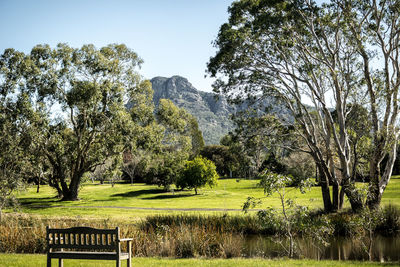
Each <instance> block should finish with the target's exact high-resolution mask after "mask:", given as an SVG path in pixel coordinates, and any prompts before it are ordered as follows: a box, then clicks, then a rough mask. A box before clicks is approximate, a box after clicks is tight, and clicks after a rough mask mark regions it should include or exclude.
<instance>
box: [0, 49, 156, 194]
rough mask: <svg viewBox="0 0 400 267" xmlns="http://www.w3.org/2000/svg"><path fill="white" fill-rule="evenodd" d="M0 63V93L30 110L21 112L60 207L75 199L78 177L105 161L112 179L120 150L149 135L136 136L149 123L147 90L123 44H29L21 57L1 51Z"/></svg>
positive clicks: (134, 58)
mask: <svg viewBox="0 0 400 267" xmlns="http://www.w3.org/2000/svg"><path fill="white" fill-rule="evenodd" d="M1 62H2V63H1V65H2V66H3V68H2V73H3V75H4V77H5V79H3V80H2V82H1V87H2V88H3V89H4V90H3V92H5V94H6V96H10V98H11V96H12V94H15V96H17V97H16V98H17V99H23V97H25V98H26V103H29V104H30V105H31V108H29V105H27V106H26V108H25V109H24V113H25V114H26V115H25V116H26V117H27V118H28V121H29V123H30V125H35V126H37V131H36V133H35V135H32V137H34V138H35V142H34V144H35V147H36V150H37V151H39V152H40V153H36V154H35V155H39V154H41V155H44V157H43V161H44V162H46V163H45V165H46V166H48V168H49V171H48V175H47V176H48V177H47V179H48V182H49V184H50V185H51V186H53V187H54V188H55V189H56V190H57V192H58V195H59V197H62V198H63V199H64V200H77V199H78V190H79V186H80V184H81V181H82V177H83V175H84V174H85V173H87V172H90V171H94V169H95V168H96V166H98V165H102V164H104V162H105V161H106V160H108V159H111V161H112V162H113V164H111V165H110V167H111V168H110V169H109V170H108V174H109V176H113V177H114V176H115V175H116V174H117V173H116V171H117V169H118V168H119V165H120V163H121V161H120V160H119V158H120V157H121V155H122V152H123V151H124V149H126V148H132V147H136V146H137V145H138V144H140V143H143V142H144V141H143V140H142V136H151V135H150V134H149V135H146V134H143V133H144V132H146V130H147V128H146V127H148V125H149V124H150V123H151V121H152V116H153V115H152V113H153V109H152V107H153V106H152V104H151V99H152V90H151V84H150V82H149V81H143V80H142V78H141V76H140V75H139V74H138V73H137V71H136V69H137V68H138V66H140V65H141V63H142V60H141V59H140V58H139V57H138V56H137V54H136V53H135V52H133V51H132V50H131V49H129V48H127V47H126V46H125V45H122V44H112V45H108V46H105V47H102V48H100V49H97V48H96V47H94V46H93V45H84V46H82V47H81V48H78V49H76V48H72V47H69V46H68V45H66V44H58V45H57V47H56V48H50V46H48V45H37V46H35V47H34V48H33V49H32V51H31V53H30V54H27V55H24V54H23V53H20V52H17V51H14V50H12V49H8V50H6V51H5V52H4V54H3V55H2V60H1ZM11 74H12V75H11ZM17 81H18V82H17ZM128 100H132V103H133V104H132V105H131V107H130V109H129V110H127V109H126V107H125V104H126V102H127V101H128ZM38 118H42V119H41V120H39V119H38ZM138 133H141V135H140V134H138ZM36 161H37V160H36ZM114 163H115V164H114Z"/></svg>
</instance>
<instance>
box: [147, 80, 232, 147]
mask: <svg viewBox="0 0 400 267" xmlns="http://www.w3.org/2000/svg"><path fill="white" fill-rule="evenodd" d="M150 82H151V83H152V86H153V90H154V95H153V101H154V103H155V105H156V106H158V103H159V101H160V99H162V98H165V99H170V100H171V101H172V102H173V103H174V104H175V105H177V106H178V107H180V108H184V109H186V110H187V111H188V112H189V113H190V114H192V115H193V116H195V117H196V118H197V120H198V122H199V127H200V129H201V130H202V132H203V137H204V141H205V142H206V144H218V143H219V140H220V138H221V137H222V136H223V135H225V134H227V133H228V131H229V130H231V129H232V127H233V125H232V122H231V121H230V119H229V115H230V114H231V113H232V112H233V111H234V109H233V108H232V107H230V106H229V105H228V103H227V101H226V99H225V98H224V97H220V98H219V100H216V98H215V97H214V94H213V93H209V92H204V91H200V90H197V89H196V88H195V87H194V86H193V85H192V84H191V83H190V82H189V81H188V79H186V78H184V77H181V76H177V75H176V76H172V77H170V78H166V77H154V78H153V79H151V80H150Z"/></svg>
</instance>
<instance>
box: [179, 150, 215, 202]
mask: <svg viewBox="0 0 400 267" xmlns="http://www.w3.org/2000/svg"><path fill="white" fill-rule="evenodd" d="M217 179H218V174H217V172H216V167H215V164H214V163H213V162H212V161H211V160H208V159H206V158H203V157H196V158H195V159H194V160H192V161H186V164H185V168H184V169H183V171H182V173H181V175H180V176H179V178H178V181H177V183H176V186H177V187H179V188H182V189H184V188H189V189H194V191H195V194H196V195H197V189H198V188H201V187H204V186H205V185H209V186H210V187H212V186H214V185H216V184H217Z"/></svg>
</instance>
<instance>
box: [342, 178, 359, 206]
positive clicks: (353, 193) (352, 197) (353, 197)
mask: <svg viewBox="0 0 400 267" xmlns="http://www.w3.org/2000/svg"><path fill="white" fill-rule="evenodd" d="M342 190H343V191H344V193H345V194H346V196H347V198H348V199H349V201H350V205H351V209H352V210H353V212H360V211H361V210H363V208H364V205H363V201H362V197H361V194H360V193H359V192H358V190H357V188H356V186H355V185H354V183H351V182H350V181H349V180H346V181H345V182H344V184H343V186H342Z"/></svg>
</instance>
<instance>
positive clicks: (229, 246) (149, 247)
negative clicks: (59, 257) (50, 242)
mask: <svg viewBox="0 0 400 267" xmlns="http://www.w3.org/2000/svg"><path fill="white" fill-rule="evenodd" d="M47 225H49V226H50V227H52V228H68V227H74V226H87V227H94V228H113V227H115V226H119V227H120V228H121V236H123V237H133V244H132V253H133V255H135V256H146V257H165V256H167V257H178V258H188V257H218V258H231V257H240V256H241V251H242V248H243V244H244V238H243V235H240V234H237V233H233V232H227V231H222V230H219V229H217V228H214V229H211V228H210V227H209V226H204V225H203V226H199V225H197V226H193V225H185V224H179V225H178V224H176V225H172V226H169V225H166V224H165V225H159V226H156V227H152V226H149V227H147V228H146V230H145V231H144V230H143V229H141V228H139V227H137V226H136V225H134V224H127V223H122V222H118V221H110V220H90V221H89V220H84V219H66V218H58V219H41V218H38V217H29V216H26V215H18V214H17V215H15V214H14V215H13V214H7V215H5V216H4V217H3V219H2V221H1V222H0V252H3V253H4V252H6V253H45V252H46V240H45V233H46V226H47Z"/></svg>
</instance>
